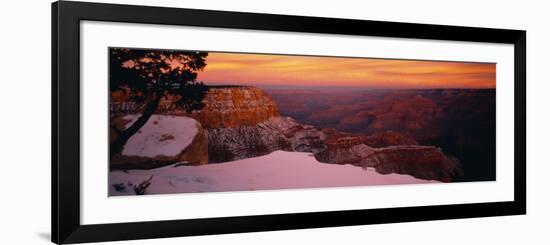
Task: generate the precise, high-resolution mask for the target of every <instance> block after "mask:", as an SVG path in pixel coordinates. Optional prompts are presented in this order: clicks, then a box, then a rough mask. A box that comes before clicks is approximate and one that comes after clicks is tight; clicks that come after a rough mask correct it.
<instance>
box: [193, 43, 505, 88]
mask: <svg viewBox="0 0 550 245" xmlns="http://www.w3.org/2000/svg"><path fill="white" fill-rule="evenodd" d="M207 63H208V65H207V66H206V68H205V70H204V71H203V72H201V73H200V74H199V80H202V81H204V82H205V83H207V84H208V83H211V84H235V85H255V86H262V85H265V86H311V87H318V86H322V87H366V88H495V85H496V65H495V64H488V63H466V62H442V61H415V60H391V59H367V58H339V57H314V56H290V55H263V54H240V53H218V52H210V53H209V56H208V58H207Z"/></svg>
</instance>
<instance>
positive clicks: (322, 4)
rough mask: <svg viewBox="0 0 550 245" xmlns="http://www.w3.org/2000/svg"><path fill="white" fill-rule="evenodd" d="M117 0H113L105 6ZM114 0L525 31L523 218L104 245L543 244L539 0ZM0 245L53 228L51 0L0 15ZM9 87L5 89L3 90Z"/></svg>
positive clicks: (543, 66)
mask: <svg viewBox="0 0 550 245" xmlns="http://www.w3.org/2000/svg"><path fill="white" fill-rule="evenodd" d="M106 2H115V1H106ZM116 2H119V3H132V4H149V5H164V6H179V7H186V8H201V9H217V10H230V11H231V10H232V11H244V12H262V13H281V14H293V15H312V16H327V17H337V18H355V19H371V20H386V21H403V22H419V23H430V24H449V25H466V26H480V27H495V28H512V29H525V30H527V40H528V41H527V64H528V67H527V74H528V75H527V96H528V98H527V104H528V109H527V114H528V115H527V148H528V149H527V162H528V171H527V174H528V177H527V178H528V183H527V184H528V190H527V195H528V206H527V212H528V214H527V215H525V216H514V217H497V218H476V219H463V220H451V221H430V222H413V223H402V224H385V225H371V226H355V227H339V228H323V229H309V230H299V231H277V232H260V233H246V234H230V235H217V236H201V237H188V238H172V239H157V240H142V241H131V242H116V243H107V244H224V245H230V244H239V245H244V244H285V243H291V244H295V243H315V244H338V243H346V244H365V243H367V242H369V243H373V244H380V243H387V244H397V243H401V244H403V243H407V244H441V243H444V244H460V245H464V244H469V243H472V244H484V243H485V244H496V243H504V244H521V243H525V242H527V243H530V244H548V243H549V242H550V238H548V234H547V232H548V227H549V223H550V221H549V219H550V191H549V188H550V178H548V177H547V176H548V174H549V173H550V164H549V163H548V159H547V157H546V155H547V154H546V153H547V151H548V150H547V145H548V141H547V140H546V139H548V138H550V135H549V131H548V129H547V127H548V125H549V120H548V119H549V118H550V116H549V114H548V112H549V111H548V109H547V106H546V105H547V104H549V102H550V101H549V100H548V98H549V97H550V96H548V92H547V91H548V90H550V86H549V85H548V83H549V82H550V75H549V74H550V73H549V72H548V66H550V64H549V62H548V57H549V56H550V46H549V45H550V31H549V29H548V25H547V22H549V21H550V17H548V10H549V8H548V6H546V4H545V1H530V2H527V1H502V0H500V1H496V0H491V1H477V0H473V1H471V0H461V1H452V2H451V1H438V0H430V1H428V0H415V1H407V0H385V1H353V0H338V1H319V0H270V1H254V0H232V1H227V0H225V1H224V0H187V1H184V0H179V1H178V0H171V1H168V0H160V1H159V0H157V1H152V0H149V1H147V0H135V1H130V0H124V1H123V0H120V1H116ZM0 18H1V21H0V25H1V29H0V30H1V33H2V37H1V38H0V43H1V44H2V45H1V46H0V47H1V49H0V50H1V51H0V53H1V58H0V84H2V86H1V87H0V106H1V112H2V117H1V118H2V120H0V149H1V150H0V153H1V155H0V159H1V160H0V161H1V166H2V175H0V176H1V177H0V192H1V195H2V198H1V200H2V201H1V202H0V227H1V228H2V235H1V236H0V243H1V244H48V243H49V237H50V234H49V230H50V149H51V146H50V135H51V134H50V1H44V0H27V1H10V2H9V3H4V4H3V6H2V8H1V10H0ZM6 85H7V86H6Z"/></svg>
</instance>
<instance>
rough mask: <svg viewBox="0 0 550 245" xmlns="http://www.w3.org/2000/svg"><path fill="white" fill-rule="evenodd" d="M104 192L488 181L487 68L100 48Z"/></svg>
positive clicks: (491, 71) (491, 77) (491, 120)
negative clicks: (105, 96) (105, 107)
mask: <svg viewBox="0 0 550 245" xmlns="http://www.w3.org/2000/svg"><path fill="white" fill-rule="evenodd" d="M108 52H109V78H108V79H109V81H108V82H109V122H108V123H109V132H108V133H109V142H108V143H109V166H108V171H109V175H108V176H109V177H108V178H109V183H108V188H109V192H108V193H109V196H127V195H150V194H169V193H204V192H225V191H257V190H282V189H305V188H335V187H360V186H380V185H405V184H446V183H454V182H471V181H495V179H496V64H495V63H479V62H454V61H429V60H403V59H383V58H376V57H374V58H363V57H332V56H305V55H291V54H257V53H231V52H218V51H216V52H212V51H196V50H166V49H141V48H124V47H112V48H109V50H108Z"/></svg>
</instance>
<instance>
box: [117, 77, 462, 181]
mask: <svg viewBox="0 0 550 245" xmlns="http://www.w3.org/2000/svg"><path fill="white" fill-rule="evenodd" d="M174 99H175V98H171V97H170V96H167V97H166V98H164V99H163V100H162V101H161V103H160V106H159V109H158V110H157V114H164V115H177V116H178V117H182V118H189V117H191V118H194V119H196V120H197V121H198V122H199V123H200V124H199V123H196V125H197V126H196V130H195V131H196V134H195V135H194V137H193V140H192V142H191V143H190V144H189V145H188V146H184V147H180V149H179V151H178V154H174V155H171V156H164V155H160V156H154V157H143V156H131V155H121V156H117V157H116V158H115V159H113V161H112V162H111V168H152V167H157V166H160V165H163V164H166V163H169V162H171V163H173V162H176V161H179V162H182V161H183V163H184V164H193V165H194V164H205V163H218V162H227V161H233V160H237V159H245V158H250V157H256V156H261V155H266V154H269V153H271V152H273V151H276V150H283V151H297V152H311V153H312V154H313V155H314V156H315V158H316V159H317V160H318V161H321V162H325V163H332V164H352V165H356V166H360V167H364V168H366V167H373V168H375V169H376V171H378V172H379V173H382V174H388V173H399V174H408V175H412V176H414V177H417V178H421V179H428V180H439V181H452V180H453V178H454V177H455V176H460V175H461V170H460V166H459V163H458V161H457V160H456V159H453V158H450V157H447V156H445V154H444V153H443V152H442V151H441V150H440V149H439V148H437V147H434V146H420V145H418V142H417V141H416V140H415V139H414V138H413V137H412V136H410V135H409V134H406V133H398V132H394V131H386V130H385V129H383V128H384V127H381V129H380V130H381V131H379V132H376V133H373V134H371V135H366V134H362V133H346V132H342V131H339V130H336V129H333V128H324V129H320V128H317V127H314V126H311V125H305V124H301V123H298V122H296V121H295V120H294V119H293V118H290V117H283V116H280V115H279V112H278V108H277V104H276V103H275V102H274V101H273V100H271V97H270V96H269V95H268V94H266V93H265V92H264V91H262V90H261V89H258V88H254V87H239V86H226V87H212V88H210V89H209V91H208V92H207V94H206V96H205V98H204V101H203V102H204V104H205V107H204V108H203V109H201V110H199V111H193V112H191V113H188V112H185V111H182V110H179V109H177V108H175V107H174V106H173V103H172V101H173V100H174ZM415 100H416V101H418V103H419V104H420V106H424V107H425V108H424V109H423V112H422V113H420V114H418V115H416V114H415V115H414V116H415V118H416V119H419V120H416V119H415V120H412V121H415V122H422V120H421V118H422V115H423V114H433V113H439V111H438V110H434V109H432V108H433V106H432V105H431V104H429V103H428V102H427V101H426V100H424V99H423V98H421V97H416V98H415ZM393 106H394V107H395V110H402V109H400V108H401V107H402V106H401V104H394V105H393ZM403 106H405V105H404V104H403ZM115 107H116V106H115ZM111 108H114V107H113V106H111ZM116 108H139V106H136V105H132V106H122V107H121V106H118V107H116ZM403 110H404V109H403ZM190 120H192V119H190ZM350 120H351V119H350ZM377 120H378V119H377ZM154 121H155V120H153V119H150V122H148V124H149V123H154ZM390 122H391V120H390ZM375 123H376V122H375ZM114 124H115V125H118V127H120V125H121V124H122V125H123V124H124V123H120V122H118V123H117V122H114ZM421 126H422V123H420V124H418V125H416V124H415V125H413V124H410V125H409V124H407V125H406V127H413V128H414V127H421ZM166 133H169V132H168V131H167V132H166ZM173 137H176V138H177V137H178V135H174V136H173ZM111 138H112V137H111ZM167 139H168V140H170V137H168V138H167ZM156 140H157V141H160V140H161V139H160V138H158V139H156ZM165 140H166V139H165ZM157 143H158V142H157Z"/></svg>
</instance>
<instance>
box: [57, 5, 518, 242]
mask: <svg viewBox="0 0 550 245" xmlns="http://www.w3.org/2000/svg"><path fill="white" fill-rule="evenodd" d="M84 20H92V21H107V22H127V23H145V24H161V25H183V26H199V27H217V28H236V29H249V30H268V31H286V32H303V33H324V34H340V35H362V36H378V37H397V38H416V39H434V40H452V41H467V42H482V43H505V44H513V45H514V88H515V92H514V93H515V96H514V100H515V105H514V109H515V115H514V123H515V126H514V127H515V129H514V138H515V142H514V149H515V159H514V171H515V172H514V201H507V202H491V203H470V204H460V203H458V204H452V205H437V206H419V207H401V208H380V209H364V210H348V211H329V212H310V213H288V214H277V215H256V216H240V217H224V218H202V219H186V220H166V221H153V222H132V223H112V224H97V225H82V224H81V223H80V164H79V163H80V21H84ZM525 87H526V31H523V30H506V29H490V28H474V27H462V26H444V25H428V24H412V23H397V22H383V21H367V20H351V19H334V18H320V17H303V16H288V15H272V14H256V13H240V12H224V11H210V10H192V9H179V8H165V7H146V6H131V5H117V4H101V3H86V2H70V1H61V2H55V3H53V4H52V142H51V143H52V159H51V161H52V169H51V170H52V172H51V174H52V184H51V185H52V197H51V201H52V205H51V206H52V224H51V227H52V230H51V232H52V242H55V243H59V244H61V243H81V242H98V241H114V240H130V239H147V238H161V237H177V236H192V235H208V234H221V233H239V232H255V231H271V230H288V229H303V228H317V227H331V226H350V225H365V224H380V223H391V222H410V221H425V220H441V219H457V218H471V217H487V216H502V215H520V214H525V213H526V194H525V192H526V155H525V151H526V145H525V137H526V129H525V124H526V118H525V117H526V89H525Z"/></svg>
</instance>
